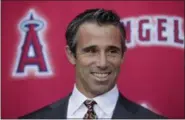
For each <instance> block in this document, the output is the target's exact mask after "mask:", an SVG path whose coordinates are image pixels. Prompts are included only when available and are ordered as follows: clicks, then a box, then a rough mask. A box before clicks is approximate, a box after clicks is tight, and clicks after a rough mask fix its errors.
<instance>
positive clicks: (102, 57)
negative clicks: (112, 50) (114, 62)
mask: <svg viewBox="0 0 185 120" xmlns="http://www.w3.org/2000/svg"><path fill="white" fill-rule="evenodd" d="M97 67H99V68H101V69H107V67H108V66H107V56H106V54H105V53H104V52H101V53H100V54H99V57H98V63H97Z"/></svg>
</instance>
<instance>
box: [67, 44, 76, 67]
mask: <svg viewBox="0 0 185 120" xmlns="http://www.w3.org/2000/svg"><path fill="white" fill-rule="evenodd" d="M65 53H66V56H67V58H68V60H69V62H70V63H71V64H73V65H75V64H76V58H75V56H74V54H73V53H72V52H71V50H70V48H69V46H66V47H65Z"/></svg>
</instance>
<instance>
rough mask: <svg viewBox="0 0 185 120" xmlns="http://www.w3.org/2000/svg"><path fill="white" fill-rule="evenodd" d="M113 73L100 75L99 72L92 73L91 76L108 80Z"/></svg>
mask: <svg viewBox="0 0 185 120" xmlns="http://www.w3.org/2000/svg"><path fill="white" fill-rule="evenodd" d="M110 73H111V72H106V73H98V72H92V73H91V74H92V75H93V76H94V77H95V78H96V79H98V80H106V79H107V78H108V76H109V75H110Z"/></svg>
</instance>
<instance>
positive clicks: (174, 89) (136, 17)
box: [1, 1, 185, 118]
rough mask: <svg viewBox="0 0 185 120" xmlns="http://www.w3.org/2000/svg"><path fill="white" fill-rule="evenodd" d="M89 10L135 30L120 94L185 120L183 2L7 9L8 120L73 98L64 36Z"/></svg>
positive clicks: (5, 98) (53, 4)
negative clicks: (114, 16) (107, 13)
mask: <svg viewBox="0 0 185 120" xmlns="http://www.w3.org/2000/svg"><path fill="white" fill-rule="evenodd" d="M88 8H105V9H113V10H115V11H116V12H117V13H118V14H119V15H120V16H121V18H122V19H121V21H122V22H123V24H124V25H125V27H126V28H127V46H128V50H127V52H126V54H125V58H124V63H123V65H122V68H121V73H120V76H119V80H118V87H119V88H120V91H121V92H122V93H123V94H124V95H125V96H126V97H128V98H129V99H131V100H132V101H135V102H137V103H138V104H141V105H143V106H145V107H148V108H149V109H151V110H152V111H154V112H156V113H159V114H162V115H164V116H167V117H169V118H184V117H185V116H184V2H179V1H177V2H164V1H157V2H147V1H143V2H134V1H131V2H129V1H117V2H103V1H102V2H98V1H91V2H85V1H81V2H80V1H79V2H74V1H73V2H72V1H71V2H67V1H54V2H52V1H43V2H42V1H40V2H39V1H34V2H31V1H27V2H25V1H24V2H23V1H19V2H13V1H7V2H6V1H2V22H1V29H2V34H1V36H2V42H1V45H2V53H1V55H2V81H1V82H2V84H1V85H2V92H1V93H2V103H1V109H2V114H1V115H2V118H17V117H18V116H22V115H24V114H27V113H29V112H32V111H35V110H37V109H39V108H41V107H43V106H45V105H47V104H50V103H52V102H54V101H56V100H58V99H60V98H62V97H65V96H66V95H68V93H70V92H71V90H72V88H73V85H74V82H75V79H74V78H75V76H74V68H73V66H72V65H70V64H69V62H68V61H67V59H66V56H65V52H64V47H65V35H64V34H65V30H66V27H67V25H68V23H69V22H70V21H71V20H72V19H73V18H74V16H76V15H77V14H78V13H80V12H82V11H84V10H85V9H88ZM30 24H32V25H30ZM30 26H32V27H30ZM38 41H39V42H38ZM35 65H36V66H35Z"/></svg>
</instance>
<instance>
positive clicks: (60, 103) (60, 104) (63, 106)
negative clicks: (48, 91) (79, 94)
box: [19, 96, 69, 119]
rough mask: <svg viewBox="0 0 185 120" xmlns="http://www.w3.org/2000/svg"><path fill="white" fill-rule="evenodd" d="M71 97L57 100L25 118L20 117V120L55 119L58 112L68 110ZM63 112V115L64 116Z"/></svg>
mask: <svg viewBox="0 0 185 120" xmlns="http://www.w3.org/2000/svg"><path fill="white" fill-rule="evenodd" d="M68 99H69V96H67V97H65V98H62V99H60V100H57V101H55V102H53V103H51V104H49V105H46V106H44V107H42V108H40V109H38V110H36V111H34V112H31V113H28V114H26V115H24V116H21V117H19V119H54V118H55V116H56V115H55V114H57V110H58V109H60V110H61V111H62V110H65V111H64V112H66V110H67V103H68ZM64 112H63V114H64Z"/></svg>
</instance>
